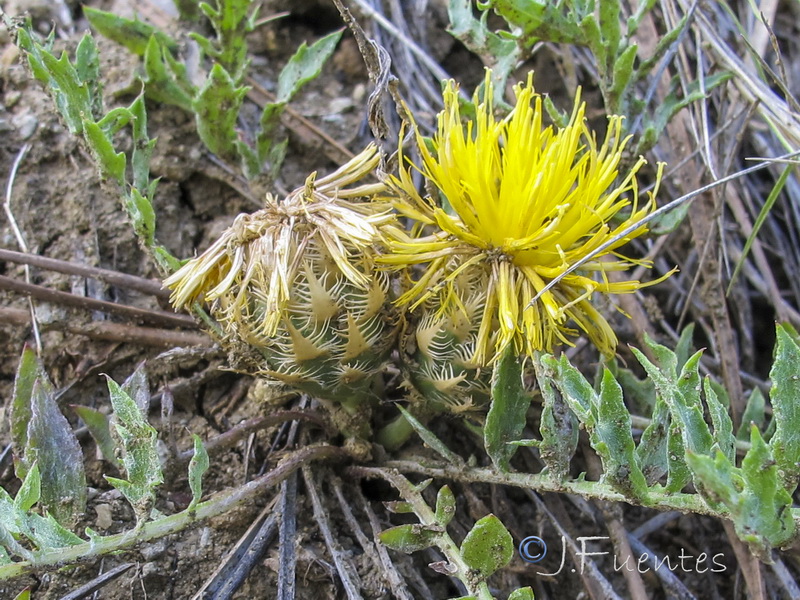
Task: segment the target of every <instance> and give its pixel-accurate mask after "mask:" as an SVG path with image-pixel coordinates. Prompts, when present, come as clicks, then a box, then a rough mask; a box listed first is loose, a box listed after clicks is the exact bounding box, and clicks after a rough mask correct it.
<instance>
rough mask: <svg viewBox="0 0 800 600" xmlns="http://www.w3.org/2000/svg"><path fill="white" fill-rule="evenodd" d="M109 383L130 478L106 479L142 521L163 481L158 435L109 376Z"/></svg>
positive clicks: (117, 429) (138, 408) (125, 464)
mask: <svg viewBox="0 0 800 600" xmlns="http://www.w3.org/2000/svg"><path fill="white" fill-rule="evenodd" d="M107 380H108V389H109V393H110V395H111V405H112V407H113V408H114V415H115V416H116V418H117V421H118V422H117V423H116V424H115V429H116V431H117V434H118V435H119V437H120V440H121V443H122V449H123V455H122V464H123V466H124V467H125V471H126V473H127V477H128V479H127V481H125V480H121V479H117V478H114V477H108V476H106V480H108V481H109V483H111V484H112V485H113V486H114V487H116V488H117V489H119V490H120V492H122V494H123V495H124V496H125V497H126V499H127V500H128V501H129V502H130V503H131V505H132V506H133V508H134V510H135V511H136V515H137V519H138V520H140V521H141V520H143V519H145V518H147V516H148V515H149V511H150V509H151V508H152V503H153V501H154V498H155V494H154V489H155V487H156V486H158V485H159V484H161V483H163V482H164V477H163V475H162V472H161V463H160V460H159V457H158V448H157V438H158V434H157V432H156V430H155V429H154V428H153V427H152V426H151V425H150V424H149V423H148V422H147V415H146V413H144V412H143V411H142V410H141V408H140V407H139V406H138V405H137V403H136V402H135V401H134V400H133V398H131V397H130V395H128V394H127V393H126V392H125V391H124V390H123V389H122V388H121V387H120V386H119V385H118V384H117V383H116V382H115V381H114V380H113V379H111V378H110V377H109V378H107Z"/></svg>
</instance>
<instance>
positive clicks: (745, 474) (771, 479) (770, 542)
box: [687, 425, 797, 562]
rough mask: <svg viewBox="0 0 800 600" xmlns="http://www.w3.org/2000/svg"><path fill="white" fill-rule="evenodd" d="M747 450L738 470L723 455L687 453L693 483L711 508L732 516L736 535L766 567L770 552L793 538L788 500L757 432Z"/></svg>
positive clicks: (753, 432)
mask: <svg viewBox="0 0 800 600" xmlns="http://www.w3.org/2000/svg"><path fill="white" fill-rule="evenodd" d="M750 444H751V447H750V450H749V451H748V452H747V455H746V456H745V457H744V460H743V461H742V466H741V468H737V467H735V466H733V464H731V462H730V461H729V460H728V459H727V458H726V457H725V455H723V454H722V452H719V451H718V452H717V454H716V456H715V457H714V458H712V457H710V456H705V455H696V454H692V453H688V454H687V462H688V464H689V467H690V468H691V470H692V472H693V474H694V477H695V483H696V484H697V486H698V489H699V490H700V493H701V494H702V495H703V496H704V497H705V498H706V499H707V500H708V501H709V502H711V503H720V504H723V505H724V506H725V507H727V509H728V510H729V511H730V516H731V519H732V520H733V524H734V526H735V529H736V533H737V535H738V536H739V537H740V538H741V539H742V540H743V541H745V542H747V544H748V545H749V546H750V549H751V550H752V551H753V552H754V553H755V554H756V555H757V556H758V557H759V558H761V560H763V561H765V562H772V561H771V558H770V550H771V549H772V548H773V547H780V546H784V545H787V544H788V543H789V542H790V541H791V540H792V539H793V538H794V537H795V535H796V530H797V528H796V525H795V521H794V519H793V518H792V511H791V507H792V497H791V495H790V494H789V492H787V491H786V490H785V489H784V488H783V485H782V483H781V479H780V477H779V474H778V467H777V466H776V464H775V461H774V459H773V457H772V453H771V451H770V448H769V446H768V445H767V444H766V443H764V440H763V438H762V437H761V434H760V433H759V432H758V429H757V428H756V427H755V425H753V426H752V427H751V438H750Z"/></svg>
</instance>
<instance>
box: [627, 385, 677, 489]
mask: <svg viewBox="0 0 800 600" xmlns="http://www.w3.org/2000/svg"><path fill="white" fill-rule="evenodd" d="M625 389H628V388H625ZM669 429H670V415H669V408H668V407H667V404H666V402H664V401H663V400H662V399H661V398H659V399H658V400H657V401H656V405H655V407H654V408H653V413H652V415H651V417H650V424H649V425H648V426H647V427H646V428H645V430H644V431H643V432H642V437H641V439H640V440H639V445H638V446H637V448H636V456H638V457H639V464H640V465H641V468H642V473H644V476H645V479H646V481H647V483H648V485H652V484H654V483H655V482H656V481H658V480H659V479H661V477H662V476H663V475H664V474H665V473H667V472H669V462H668V461H667V440H668V438H669Z"/></svg>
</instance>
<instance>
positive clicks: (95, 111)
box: [75, 34, 103, 119]
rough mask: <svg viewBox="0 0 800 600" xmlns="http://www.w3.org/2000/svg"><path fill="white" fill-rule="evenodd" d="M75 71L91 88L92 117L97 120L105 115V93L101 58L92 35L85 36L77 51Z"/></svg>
mask: <svg viewBox="0 0 800 600" xmlns="http://www.w3.org/2000/svg"><path fill="white" fill-rule="evenodd" d="M75 71H76V72H77V74H78V79H80V80H81V81H83V82H84V83H85V84H86V85H87V86H88V87H89V97H90V98H91V102H92V116H93V117H94V118H95V119H96V118H99V116H100V115H101V114H103V92H102V87H101V85H100V56H99V54H98V51H97V44H96V43H95V41H94V38H93V37H92V36H91V35H88V34H87V35H84V36H83V37H82V38H81V41H80V42H79V43H78V47H77V48H76V49H75Z"/></svg>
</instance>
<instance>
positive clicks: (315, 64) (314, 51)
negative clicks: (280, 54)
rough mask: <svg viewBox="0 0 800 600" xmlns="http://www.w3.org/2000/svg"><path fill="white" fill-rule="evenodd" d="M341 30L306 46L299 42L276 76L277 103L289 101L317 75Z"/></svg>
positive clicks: (340, 35) (339, 36) (340, 34)
mask: <svg viewBox="0 0 800 600" xmlns="http://www.w3.org/2000/svg"><path fill="white" fill-rule="evenodd" d="M343 31H344V30H341V29H340V30H339V31H334V32H333V33H329V34H328V35H326V36H325V37H323V38H321V39H319V40H317V41H316V42H314V43H313V44H312V45H311V46H306V43H305V42H303V43H302V44H300V47H299V48H298V49H297V51H296V52H295V53H294V55H293V56H292V58H290V59H289V62H288V63H286V66H285V67H283V69H282V70H281V73H280V75H279V76H278V89H277V92H276V94H275V95H276V101H277V102H278V103H279V104H280V103H284V104H285V103H286V102H289V101H290V100H291V99H292V98H293V97H294V95H295V94H297V92H299V91H300V88H301V87H303V85H305V84H306V83H308V82H309V81H311V80H313V79H316V78H317V77H318V76H319V74H320V72H321V71H322V67H323V66H324V65H325V62H326V61H327V60H328V58H329V57H330V56H331V54H333V51H334V49H335V48H336V44H338V43H339V39H340V38H341V37H342V32H343Z"/></svg>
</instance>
